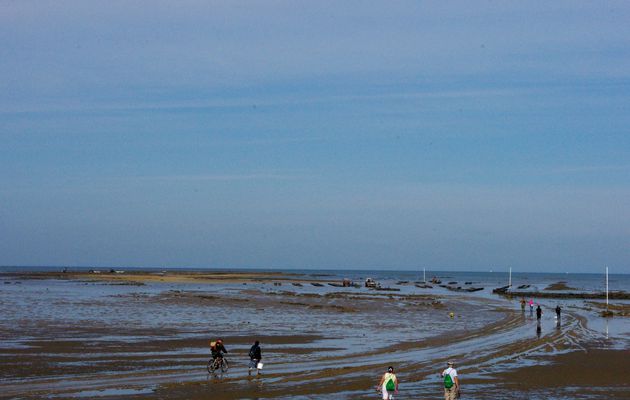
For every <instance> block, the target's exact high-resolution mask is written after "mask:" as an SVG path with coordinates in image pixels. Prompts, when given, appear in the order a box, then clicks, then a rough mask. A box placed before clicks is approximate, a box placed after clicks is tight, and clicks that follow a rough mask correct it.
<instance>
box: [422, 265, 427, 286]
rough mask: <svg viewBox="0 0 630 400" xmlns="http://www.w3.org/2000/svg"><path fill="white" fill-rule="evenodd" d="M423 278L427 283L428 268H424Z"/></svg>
mask: <svg viewBox="0 0 630 400" xmlns="http://www.w3.org/2000/svg"><path fill="white" fill-rule="evenodd" d="M422 279H423V280H424V283H427V269H426V268H422Z"/></svg>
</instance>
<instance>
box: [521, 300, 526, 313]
mask: <svg viewBox="0 0 630 400" xmlns="http://www.w3.org/2000/svg"><path fill="white" fill-rule="evenodd" d="M525 305H527V302H526V301H525V297H521V311H522V312H523V313H524V312H525Z"/></svg>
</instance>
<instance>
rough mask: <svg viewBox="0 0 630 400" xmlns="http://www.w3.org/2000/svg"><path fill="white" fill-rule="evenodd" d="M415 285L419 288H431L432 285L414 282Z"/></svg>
mask: <svg viewBox="0 0 630 400" xmlns="http://www.w3.org/2000/svg"><path fill="white" fill-rule="evenodd" d="M416 287H418V288H420V289H433V286H431V285H427V284H424V285H417V284H416Z"/></svg>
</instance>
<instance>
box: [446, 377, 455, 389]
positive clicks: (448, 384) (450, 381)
mask: <svg viewBox="0 0 630 400" xmlns="http://www.w3.org/2000/svg"><path fill="white" fill-rule="evenodd" d="M444 387H445V388H447V389H450V388H452V387H453V378H451V374H444Z"/></svg>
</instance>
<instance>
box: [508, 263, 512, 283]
mask: <svg viewBox="0 0 630 400" xmlns="http://www.w3.org/2000/svg"><path fill="white" fill-rule="evenodd" d="M508 286H509V287H512V267H510V280H509V282H508Z"/></svg>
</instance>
